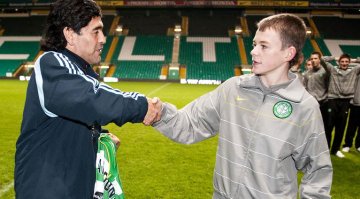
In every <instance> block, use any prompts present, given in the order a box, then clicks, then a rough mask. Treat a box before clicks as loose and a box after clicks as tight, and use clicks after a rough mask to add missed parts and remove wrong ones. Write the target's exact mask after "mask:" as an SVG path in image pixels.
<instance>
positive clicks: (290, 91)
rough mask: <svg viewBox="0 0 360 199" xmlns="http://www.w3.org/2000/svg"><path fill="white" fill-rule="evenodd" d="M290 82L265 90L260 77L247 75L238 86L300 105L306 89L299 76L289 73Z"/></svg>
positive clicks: (240, 80)
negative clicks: (260, 91)
mask: <svg viewBox="0 0 360 199" xmlns="http://www.w3.org/2000/svg"><path fill="white" fill-rule="evenodd" d="M288 76H289V79H290V81H288V82H286V83H283V84H279V85H274V86H272V87H270V88H264V86H263V85H262V83H261V80H260V77H259V76H258V75H254V74H252V75H245V76H243V77H241V78H239V82H238V85H239V86H240V87H243V88H255V89H260V90H262V91H263V92H264V90H266V92H264V94H267V93H272V94H275V95H278V96H280V97H282V98H284V99H286V100H289V101H293V102H297V103H299V102H300V101H301V99H302V97H303V95H304V93H305V88H304V86H303V85H302V83H301V82H300V80H299V78H298V76H297V75H295V74H293V73H291V72H289V73H288Z"/></svg>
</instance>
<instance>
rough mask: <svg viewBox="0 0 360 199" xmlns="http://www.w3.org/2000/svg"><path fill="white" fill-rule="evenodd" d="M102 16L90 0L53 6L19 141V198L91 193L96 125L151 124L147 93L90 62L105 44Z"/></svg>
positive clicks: (154, 112) (152, 113) (43, 198)
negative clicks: (105, 78) (116, 84)
mask: <svg viewBox="0 0 360 199" xmlns="http://www.w3.org/2000/svg"><path fill="white" fill-rule="evenodd" d="M101 16H102V14H101V10H100V7H99V6H98V5H97V4H96V3H95V1H93V0H58V1H56V2H55V3H54V4H53V5H52V7H51V10H50V13H49V15H48V18H47V24H46V28H45V30H44V35H43V38H42V41H41V49H42V50H43V51H44V53H43V54H42V55H41V56H40V57H39V58H38V59H37V60H36V62H35V69H34V72H33V74H32V76H31V79H30V81H29V84H28V88H27V95H26V102H25V108H24V112H23V120H22V125H21V133H20V136H19V138H18V140H17V143H16V154H15V194H16V198H17V199H49V198H51V199H57V198H59V199H60V198H61V199H64V198H92V197H93V194H94V184H95V158H96V146H97V143H96V141H97V139H96V138H97V136H98V133H99V132H101V131H102V129H101V126H103V125H106V124H109V123H115V124H116V125H118V126H121V125H123V124H124V123H126V122H132V123H137V122H143V123H144V124H146V125H149V124H151V121H153V120H154V119H156V117H157V111H158V109H156V107H155V106H154V105H153V103H149V102H151V101H150V99H147V98H146V97H145V96H144V95H142V94H139V93H135V92H122V91H120V90H118V89H114V88H111V87H110V86H108V85H106V84H104V83H101V82H99V81H98V80H97V78H98V75H97V74H96V73H95V72H94V71H93V69H92V67H91V65H92V64H98V63H100V59H101V56H100V55H101V52H102V49H103V47H104V44H105V36H104V34H103V23H102V20H101ZM112 139H113V140H114V137H113V138H112ZM115 141H118V139H117V138H115ZM94 143H95V144H94Z"/></svg>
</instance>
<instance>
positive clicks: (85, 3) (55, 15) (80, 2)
mask: <svg viewBox="0 0 360 199" xmlns="http://www.w3.org/2000/svg"><path fill="white" fill-rule="evenodd" d="M94 17H102V13H101V9H100V7H99V6H98V5H97V4H96V3H95V1H93V0H58V1H56V2H55V3H54V4H52V5H51V8H50V13H49V15H48V17H47V22H46V26H45V29H44V33H43V36H42V39H41V44H40V45H41V50H44V51H49V50H53V51H58V50H61V49H65V47H66V44H67V41H66V39H65V37H64V34H63V29H64V28H65V27H68V28H71V29H72V30H74V31H75V32H76V33H78V34H80V30H81V28H83V27H85V26H87V25H88V24H89V22H90V21H91V19H92V18H94Z"/></svg>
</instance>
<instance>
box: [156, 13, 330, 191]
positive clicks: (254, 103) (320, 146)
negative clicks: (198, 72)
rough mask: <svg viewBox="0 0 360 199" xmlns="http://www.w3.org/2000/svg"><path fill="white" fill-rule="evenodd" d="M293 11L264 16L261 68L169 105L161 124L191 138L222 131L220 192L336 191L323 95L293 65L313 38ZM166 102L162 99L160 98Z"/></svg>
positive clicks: (259, 35) (168, 132) (258, 42)
mask: <svg viewBox="0 0 360 199" xmlns="http://www.w3.org/2000/svg"><path fill="white" fill-rule="evenodd" d="M305 32H306V28H305V24H304V22H303V21H302V19H301V18H299V17H297V16H295V15H292V14H278V15H274V16H270V17H267V18H265V19H263V20H261V21H260V22H259V23H258V30H257V31H256V34H255V37H254V40H253V46H254V48H253V50H252V51H251V55H252V58H253V68H252V71H253V74H250V75H243V76H240V77H233V78H230V79H229V80H227V81H226V82H224V83H223V84H221V85H220V86H219V87H218V88H217V89H215V90H214V91H212V92H210V93H208V94H205V95H204V96H202V97H200V98H198V99H196V100H195V101H193V102H191V103H190V104H188V105H186V106H185V107H184V108H183V109H181V110H177V109H176V107H175V106H173V105H171V104H166V103H165V104H163V106H162V108H163V109H162V117H161V120H160V121H158V122H156V123H155V124H154V127H155V128H156V129H157V130H159V131H160V132H162V133H163V134H164V135H165V136H167V137H169V138H170V139H172V140H174V141H176V142H180V143H185V144H190V143H195V142H199V141H202V140H204V139H207V138H209V137H213V136H215V135H216V134H219V142H218V149H217V154H216V165H215V171H214V182H213V185H214V193H213V198H296V197H297V193H298V185H297V173H298V171H302V172H303V173H304V176H303V178H302V181H301V185H300V190H299V193H300V197H301V198H330V187H331V182H332V165H331V161H330V155H329V150H328V147H327V144H326V138H325V134H324V126H323V122H322V119H321V113H320V110H319V106H318V103H317V101H316V100H315V99H314V97H312V96H311V95H310V94H309V93H308V92H306V90H305V88H304V87H303V86H302V84H301V82H300V80H299V79H298V78H297V76H296V75H295V74H293V73H290V72H289V69H290V67H291V66H292V65H293V64H294V63H296V62H297V61H298V56H299V53H300V52H301V49H302V47H303V45H304V42H305ZM159 103H161V102H159Z"/></svg>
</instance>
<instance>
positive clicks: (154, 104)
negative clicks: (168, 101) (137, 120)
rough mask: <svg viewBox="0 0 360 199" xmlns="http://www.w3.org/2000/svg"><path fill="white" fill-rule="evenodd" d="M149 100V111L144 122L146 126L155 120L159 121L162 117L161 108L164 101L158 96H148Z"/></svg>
mask: <svg viewBox="0 0 360 199" xmlns="http://www.w3.org/2000/svg"><path fill="white" fill-rule="evenodd" d="M147 100H148V111H147V113H146V115H145V118H144V121H143V124H144V125H145V126H150V125H152V124H153V123H154V122H157V121H159V120H160V119H161V110H162V102H161V100H160V99H159V98H158V97H154V98H152V99H151V98H147Z"/></svg>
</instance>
